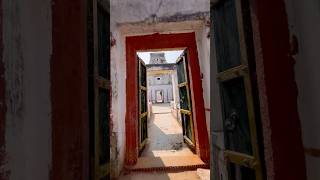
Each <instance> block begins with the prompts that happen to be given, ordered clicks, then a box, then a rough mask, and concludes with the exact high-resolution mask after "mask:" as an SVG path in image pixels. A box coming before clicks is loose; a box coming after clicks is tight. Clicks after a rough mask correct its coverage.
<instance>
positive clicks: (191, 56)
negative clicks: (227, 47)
mask: <svg viewBox="0 0 320 180" xmlns="http://www.w3.org/2000/svg"><path fill="white" fill-rule="evenodd" d="M159 49H162V50H167V49H187V51H186V56H187V58H185V60H186V62H188V63H186V64H185V65H184V66H185V67H187V68H188V69H189V71H188V72H187V73H186V74H187V75H188V76H189V80H190V93H189V98H190V104H189V105H190V108H192V110H193V114H192V116H190V117H192V118H191V119H193V122H194V134H193V137H194V151H195V153H196V154H197V156H198V157H200V158H201V160H202V161H203V162H209V152H210V150H209V141H208V132H207V131H203V129H207V127H206V121H205V109H204V100H203V93H202V83H201V76H200V67H199V60H198V54H197V47H196V41H195V33H180V34H152V35H145V36H132V37H127V38H126V57H127V67H138V64H139V61H137V59H138V58H137V52H138V51H147V50H159ZM138 71H139V70H138V68H127V81H126V85H127V94H126V98H127V101H126V102H127V112H126V156H125V159H126V165H128V166H130V165H135V164H136V163H137V160H138V155H139V149H140V148H138V147H139V145H140V144H139V121H137V120H138V119H139V117H140V114H139V106H140V105H139V103H138V102H139V96H138V94H139V88H136V87H138V85H139V78H138V77H137V75H138V74H139V72H138ZM164 97H165V96H164ZM195 97H197V98H195ZM185 113H186V114H188V113H189V112H185ZM189 119H190V118H189ZM133 127H135V128H133ZM190 137H192V136H190Z"/></svg>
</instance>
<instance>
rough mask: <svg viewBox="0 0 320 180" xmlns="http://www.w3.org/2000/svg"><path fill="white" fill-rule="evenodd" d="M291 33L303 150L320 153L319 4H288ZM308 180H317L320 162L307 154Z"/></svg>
mask: <svg viewBox="0 0 320 180" xmlns="http://www.w3.org/2000/svg"><path fill="white" fill-rule="evenodd" d="M286 5H287V11H288V19H289V24H290V27H289V28H290V30H291V32H292V33H293V34H296V35H297V37H298V43H299V52H298V54H297V55H296V57H295V59H296V65H295V75H296V83H297V86H298V111H299V115H300V120H301V127H302V135H303V144H304V146H305V148H316V149H320V134H319V129H320V121H319V119H320V111H319V107H320V94H319V92H320V61H319V60H320V53H319V42H320V34H319V32H320V23H319V22H320V1H318V0H307V1H300V0H287V1H286ZM306 165H307V176H308V179H309V180H316V179H320V171H319V168H317V167H320V158H316V157H312V156H310V155H308V154H306Z"/></svg>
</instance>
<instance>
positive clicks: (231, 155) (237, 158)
mask: <svg viewBox="0 0 320 180" xmlns="http://www.w3.org/2000/svg"><path fill="white" fill-rule="evenodd" d="M211 8H212V11H211V12H212V19H213V25H212V26H213V33H214V37H213V38H214V42H215V47H216V58H217V62H216V63H217V70H218V77H216V78H217V79H218V82H219V86H220V96H221V105H222V116H223V125H224V141H225V151H224V154H225V158H226V165H227V170H228V179H229V180H261V179H263V175H262V174H263V173H262V168H261V161H260V159H261V158H260V154H259V153H260V151H259V143H258V136H257V126H256V124H257V117H258V116H259V114H256V113H257V111H255V106H254V104H255V101H254V94H253V88H252V87H253V86H252V84H253V83H254V81H255V80H254V79H253V78H252V76H251V75H252V74H254V70H255V68H252V67H253V66H255V65H254V60H252V58H253V55H252V54H254V53H253V52H252V51H253V47H252V43H251V40H252V37H251V36H252V33H250V31H251V29H250V28H251V24H250V12H249V4H248V1H247V0H220V1H217V3H215V4H212V7H211ZM250 39H251V40H250ZM251 70H253V71H251Z"/></svg>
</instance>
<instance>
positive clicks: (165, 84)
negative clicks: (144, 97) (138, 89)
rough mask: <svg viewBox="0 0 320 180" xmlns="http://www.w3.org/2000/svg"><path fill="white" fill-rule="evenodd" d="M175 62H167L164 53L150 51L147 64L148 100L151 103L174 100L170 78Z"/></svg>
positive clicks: (173, 71)
mask: <svg viewBox="0 0 320 180" xmlns="http://www.w3.org/2000/svg"><path fill="white" fill-rule="evenodd" d="M175 73H176V67H175V64H170V63H167V61H166V59H165V56H164V53H151V54H150V64H147V81H148V100H149V101H151V102H152V103H170V102H171V101H173V100H174V94H173V83H172V81H173V80H172V78H173V75H175Z"/></svg>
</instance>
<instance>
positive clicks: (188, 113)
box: [176, 51, 196, 151]
mask: <svg viewBox="0 0 320 180" xmlns="http://www.w3.org/2000/svg"><path fill="white" fill-rule="evenodd" d="M176 66H177V74H178V88H179V98H180V100H179V101H180V114H181V121H182V128H183V139H184V142H185V143H187V145H188V146H189V147H190V148H191V149H192V150H193V151H194V150H195V143H196V142H195V136H194V124H193V117H192V106H191V95H190V87H189V75H188V66H187V53H186V51H184V52H183V54H182V55H181V56H180V57H179V58H178V60H177V63H176Z"/></svg>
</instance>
